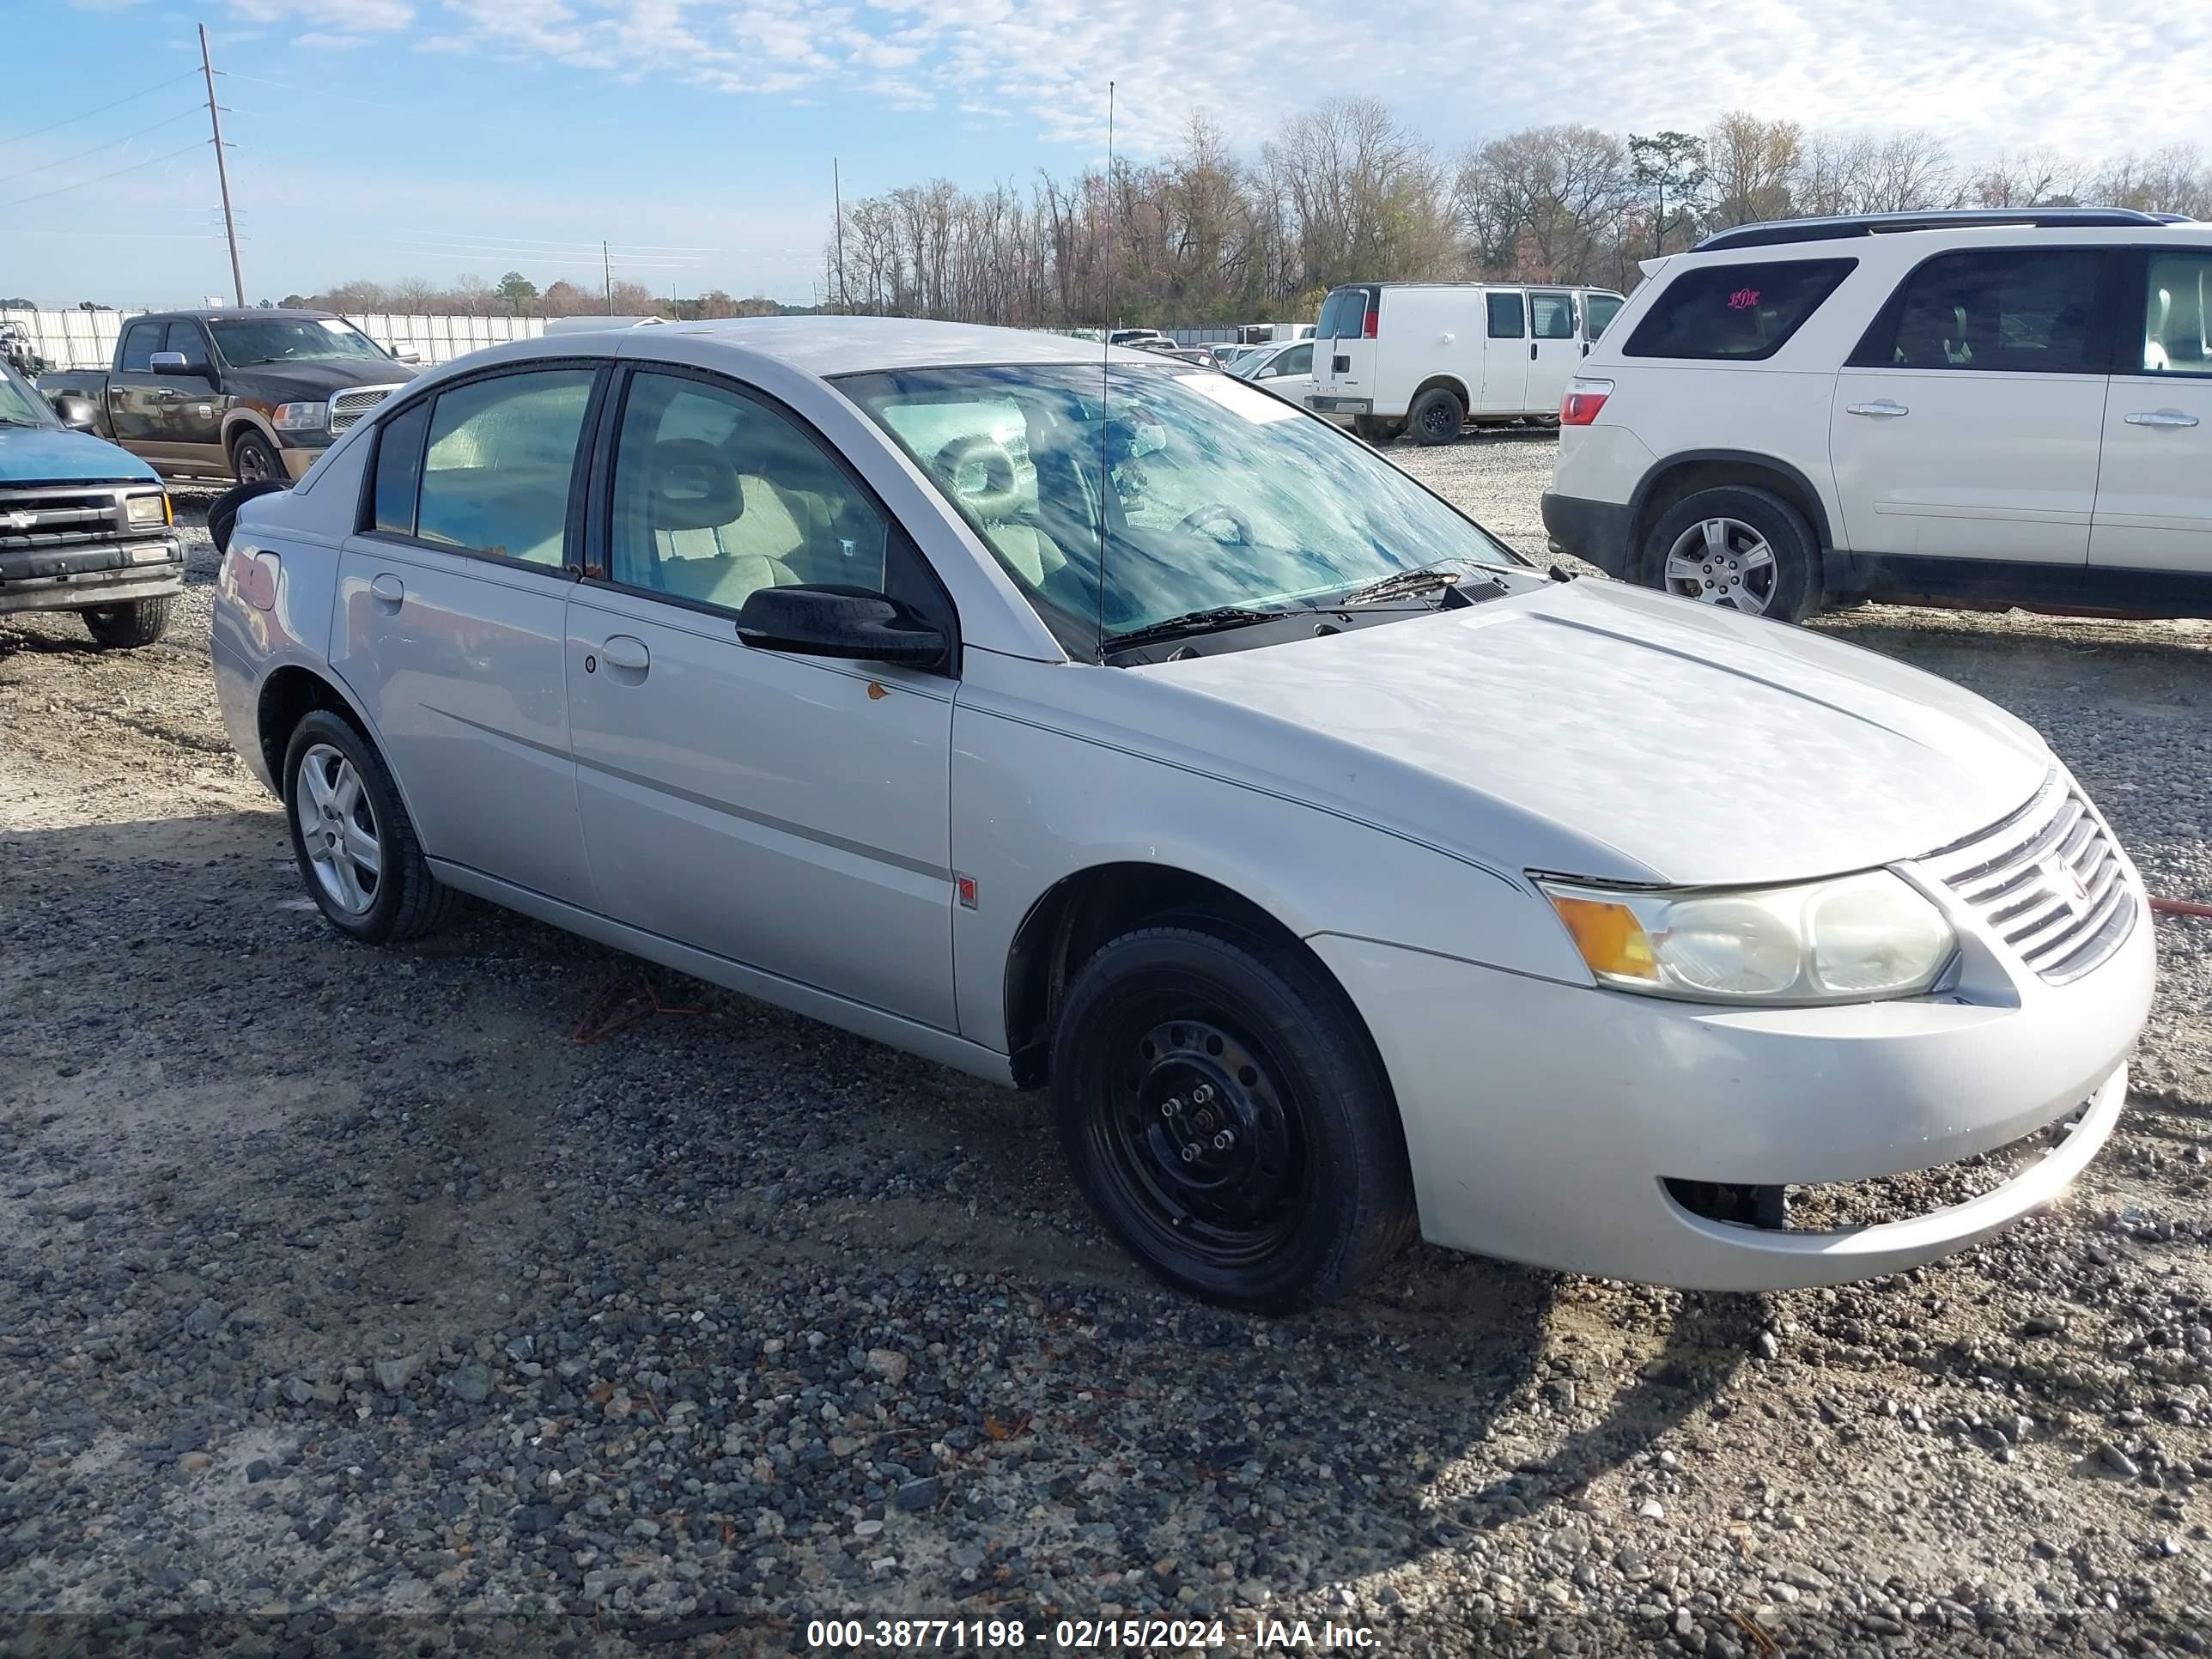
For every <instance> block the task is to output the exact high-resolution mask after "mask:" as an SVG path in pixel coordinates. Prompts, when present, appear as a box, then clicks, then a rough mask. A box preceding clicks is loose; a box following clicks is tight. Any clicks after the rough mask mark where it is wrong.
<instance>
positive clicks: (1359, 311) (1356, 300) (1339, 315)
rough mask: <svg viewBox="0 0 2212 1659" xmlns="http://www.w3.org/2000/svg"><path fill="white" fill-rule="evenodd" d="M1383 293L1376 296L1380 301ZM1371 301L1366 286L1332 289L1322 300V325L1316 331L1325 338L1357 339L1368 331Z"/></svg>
mask: <svg viewBox="0 0 2212 1659" xmlns="http://www.w3.org/2000/svg"><path fill="white" fill-rule="evenodd" d="M1382 297H1383V296H1382V295H1379V294H1377V295H1375V296H1374V302H1375V303H1378V304H1379V302H1380V301H1381V300H1382ZM1369 304H1370V299H1369V295H1368V290H1367V289H1364V288H1340V289H1333V290H1331V292H1330V294H1329V296H1328V298H1327V299H1326V300H1323V301H1322V302H1321V325H1320V326H1319V327H1318V328H1317V329H1316V331H1315V333H1316V337H1319V338H1321V339H1324V340H1356V339H1358V338H1359V337H1360V336H1361V335H1362V334H1364V333H1365V332H1366V331H1367V308H1368V306H1369Z"/></svg>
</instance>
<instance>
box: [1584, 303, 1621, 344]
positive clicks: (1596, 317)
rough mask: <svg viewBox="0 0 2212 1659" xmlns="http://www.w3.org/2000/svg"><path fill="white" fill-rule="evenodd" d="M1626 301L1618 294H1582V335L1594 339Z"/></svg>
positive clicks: (1603, 330)
mask: <svg viewBox="0 0 2212 1659" xmlns="http://www.w3.org/2000/svg"><path fill="white" fill-rule="evenodd" d="M1626 303H1627V301H1625V300H1623V299H1622V298H1621V297H1620V295H1618V294H1586V295H1583V338H1584V339H1586V340H1595V339H1596V338H1597V337H1599V336H1600V335H1601V334H1603V333H1604V332H1605V325H1607V323H1609V322H1611V321H1612V320H1613V319H1614V318H1615V317H1617V316H1619V315H1620V308H1621V307H1622V306H1624V305H1626Z"/></svg>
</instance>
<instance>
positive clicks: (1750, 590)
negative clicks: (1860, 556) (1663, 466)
mask: <svg viewBox="0 0 2212 1659" xmlns="http://www.w3.org/2000/svg"><path fill="white" fill-rule="evenodd" d="M1643 575H1644V583H1645V585H1646V586H1651V587H1657V588H1663V589H1664V590H1665V591H1667V592H1669V593H1672V594H1674V595H1675V596H1676V597H1677V598H1679V599H1696V600H1698V601H1699V602H1700V603H1703V604H1705V605H1717V606H1719V607H1721V608H1722V609H1723V610H1732V611H1740V612H1741V613H1742V614H1744V615H1746V616H1752V617H1771V618H1772V619H1773V620H1775V621H1777V622H1785V623H1796V622H1802V621H1804V619H1805V618H1806V617H1808V616H1810V615H1812V613H1813V612H1814V611H1817V610H1819V609H1820V539H1819V538H1817V537H1816V536H1814V533H1813V527H1812V526H1810V525H1808V524H1807V523H1806V522H1805V516H1804V514H1803V513H1800V512H1798V510H1797V509H1796V507H1792V506H1791V505H1790V503H1789V502H1788V501H1784V500H1783V499H1782V497H1781V496H1779V495H1776V494H1775V493H1774V492H1773V491H1772V490H1771V489H1759V487H1758V486H1756V485H1753V484H1722V485H1719V486H1717V487H1716V488H1714V489H1700V490H1699V491H1697V492H1696V493H1695V494H1693V495H1686V496H1684V497H1683V498H1682V499H1681V500H1680V501H1677V502H1676V503H1675V504H1674V506H1673V507H1670V508H1668V511H1667V512H1666V513H1664V514H1663V515H1662V517H1661V518H1660V520H1659V521H1658V523H1656V524H1655V525H1654V526H1652V527H1651V532H1650V535H1648V536H1647V537H1645V538H1644V553H1643Z"/></svg>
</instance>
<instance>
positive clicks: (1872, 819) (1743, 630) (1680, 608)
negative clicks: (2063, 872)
mask: <svg viewBox="0 0 2212 1659" xmlns="http://www.w3.org/2000/svg"><path fill="white" fill-rule="evenodd" d="M1133 672H1135V673H1138V674H1141V675H1144V676H1146V677H1148V678H1149V677H1152V676H1158V678H1159V680H1160V681H1161V683H1163V684H1165V683H1168V682H1170V681H1171V683H1172V684H1174V685H1175V686H1176V688H1178V689H1179V690H1182V691H1183V692H1186V693H1188V694H1192V695H1195V696H1202V697H1205V698H1207V699H1212V700H1214V701H1215V702H1218V703H1223V704H1228V705H1233V706H1234V708H1235V710H1236V711H1237V713H1236V714H1235V715H1233V716H1231V719H1230V726H1231V731H1232V734H1231V735H1230V736H1229V739H1228V740H1229V741H1231V742H1232V743H1237V744H1249V746H1248V747H1245V748H1244V753H1245V754H1246V755H1248V756H1250V755H1267V754H1273V755H1283V754H1290V755H1296V756H1298V757H1300V758H1301V759H1302V760H1309V759H1310V761H1311V762H1312V764H1311V765H1310V766H1309V767H1306V768H1304V769H1303V772H1302V775H1299V776H1297V777H1291V776H1288V775H1279V776H1275V777H1272V778H1267V779H1265V780H1264V781H1262V780H1258V779H1255V781H1261V782H1262V787H1267V788H1269V789H1271V790H1280V791H1282V792H1284V793H1291V794H1294V795H1296V796H1297V797H1299V798H1303V799H1308V800H1310V801H1312V802H1313V803H1314V804H1315V805H1322V806H1326V807H1328V808H1330V809H1332V810H1336V811H1346V812H1347V813H1350V814H1352V815H1353V816H1356V817H1363V818H1366V819H1368V820H1370V821H1372V822H1376V823H1380V824H1383V826H1384V827H1386V828H1394V829H1400V830H1401V831H1403V832H1406V833H1411V834H1413V835H1416V836H1420V837H1421V838H1423V839H1432V840H1434V841H1436V842H1437V843H1438V844H1440V845H1443V846H1445V847H1448V848H1451V849H1452V850H1454V851H1455V852H1460V853H1463V854H1468V855H1469V856H1472V857H1474V858H1476V859H1478V860H1481V861H1484V862H1486V863H1491V864H1493V865H1495V866H1499V867H1510V868H1522V869H1537V870H1544V871H1549V872H1556V873H1560V874H1567V875H1580V876H1588V877H1592V878H1599V879H1604V880H1613V881H1661V882H1668V883H1678V884H1689V885H1705V884H1736V883H1753V882H1769V881H1788V880H1796V879H1801V878H1809V877H1814V876H1825V875H1832V874H1836V873H1838V872H1844V871H1850V870H1859V869H1866V868H1869V867H1871V866H1875V865H1881V864H1888V863H1893V862H1895V861H1897V860H1902V859H1910V858H1914V857H1917V856H1919V855H1920V854H1925V853H1929V852H1932V851H1934V850H1936V848H1941V847H1944V846H1947V845H1948V844H1949V843H1951V842H1954V841H1958V840H1960V839H1962V838H1963V837H1965V836H1970V835H1972V833H1973V832H1975V831H1976V830H1978V829H1982V828H1984V827H1985V826H1986V825H1989V824H1990V823H1995V822H1996V820H1997V819H1999V818H2001V817H2003V816H2004V815H2005V814H2006V813H2008V811H2012V810H2013V809H2014V808H2015V807H2017V806H2018V805H2020V804H2021V802H2022V801H2024V800H2026V799H2027V798H2028V797H2029V796H2030V795H2031V794H2033V793H2034V791H2035V790H2036V789H2037V787H2039V785H2040V784H2041V783H2042V781H2044V779H2045V777H2046V776H2047V775H2048V774H2049V772H2050V769H2051V767H2052V766H2054V765H2055V764H2056V762H2055V761H2054V760H2053V759H2052V757H2051V752H2050V750H2049V749H2048V748H2047V747H2046V746H2045V744H2044V742H2043V740H2042V739H2041V738H2039V736H2037V734H2036V732H2034V730H2033V728H2032V727H2030V726H2027V725H2025V724H2024V723H2023V722H2021V721H2020V720H2016V719H2015V718H2014V717H2013V716H2012V715H2010V714H2006V713H2005V712H2004V711H2003V710H2002V709H2000V708H1996V706H1995V705H1994V704H1991V703H1989V702H1984V700H1983V699H1981V698H1980V697H1978V696H1974V695H1973V694H1972V693H1971V692H1968V691H1966V690H1961V689H1960V687H1958V686H1955V685H1953V684H1950V683H1949V682H1948V681H1946V680H1942V679H1938V678H1936V677H1935V676H1933V675H1930V674H1924V673H1922V672H1920V671H1918V670H1917V669H1911V668H1907V667H1905V666H1904V665H1901V664H1899V663H1896V662H1893V661H1892V660H1890V659H1887V658H1885V657H1881V656H1877V655H1875V653H1872V652H1868V651H1862V650H1859V649H1857V647H1851V646H1847V645H1844V644H1841V643H1839V642H1838V641H1834V640H1832V639H1827V638H1825V637H1823V636H1821V635H1819V634H1817V633H1814V632H1808V631H1807V630H1804V629H1796V628H1789V627H1784V626H1783V625H1781V624H1779V623H1771V622H1765V621H1760V620H1759V619H1756V618H1753V617H1739V616H1736V615H1735V614H1734V613H1733V612H1729V611H1717V610H1714V609H1711V608H1710V607H1707V606H1703V605H1692V604H1690V603H1688V602H1686V601H1683V600H1677V599H1668V598H1667V597H1665V596H1663V595H1661V594H1657V593H1653V592H1647V591H1645V590H1643V589H1639V588H1633V587H1629V586H1624V585H1622V584H1620V583H1616V582H1607V581H1595V580H1578V581H1574V582H1570V583H1547V584H1545V585H1544V586H1541V587H1538V588H1534V589H1533V590H1528V589H1524V590H1523V591H1522V592H1519V593H1517V594H1516V595H1514V596H1511V597H1509V598H1505V599H1495V600H1491V601H1489V602H1486V603H1484V604H1481V605H1475V606H1473V607H1470V608H1468V609H1464V610H1458V611H1439V612H1437V613H1436V614H1434V615H1432V616H1429V617H1421V618H1419V619H1416V620H1413V621H1408V622H1403V623H1388V624H1384V625H1381V626H1377V627H1372V628H1364V629H1354V630H1351V631H1348V632H1346V633H1343V634H1339V635H1332V636H1329V637H1326V638H1316V639H1313V640H1301V641H1293V642H1291V643H1289V644H1284V645H1276V646H1270V647H1261V648H1258V649H1254V650H1249V651H1231V652H1225V653H1220V654H1218V655H1215V656H1208V657H1201V658H1197V659H1190V660H1188V661H1184V662H1180V663H1170V664H1163V665H1158V666H1156V667H1153V668H1148V669H1139V670H1135V671H1133ZM1257 723H1265V724H1267V725H1273V726H1284V725H1288V726H1296V727H1299V728H1303V732H1302V733H1301V737H1302V738H1303V740H1302V741H1297V742H1291V743H1286V744H1275V743H1268V742H1266V741H1265V740H1264V738H1263V736H1262V733H1261V732H1260V731H1259V730H1258V729H1257ZM1248 770H1249V768H1248Z"/></svg>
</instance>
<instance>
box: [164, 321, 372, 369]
mask: <svg viewBox="0 0 2212 1659" xmlns="http://www.w3.org/2000/svg"><path fill="white" fill-rule="evenodd" d="M208 327H209V329H210V331H212V332H213V333H214V335H215V343H216V349H217V350H219V351H221V352H222V360H223V362H227V363H228V364H229V365H230V366H231V367H232V368H261V367H264V365H266V364H270V363H336V362H357V361H359V360H361V359H362V358H381V357H383V356H384V353H383V352H382V351H380V350H379V349H377V345H376V343H375V342H374V340H372V339H370V338H369V337H368V335H366V334H364V333H362V331H360V330H359V329H357V328H356V327H355V326H354V325H352V324H351V323H349V322H344V321H342V320H341V319H338V318H336V317H252V318H246V319H240V320H237V321H234V322H218V323H210V324H209V325H208Z"/></svg>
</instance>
